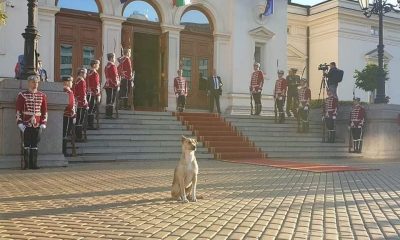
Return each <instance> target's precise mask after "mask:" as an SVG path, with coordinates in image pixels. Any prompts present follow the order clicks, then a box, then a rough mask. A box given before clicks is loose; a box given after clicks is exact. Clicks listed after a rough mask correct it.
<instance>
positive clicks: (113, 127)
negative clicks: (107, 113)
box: [100, 124, 186, 131]
mask: <svg viewBox="0 0 400 240" xmlns="http://www.w3.org/2000/svg"><path fill="white" fill-rule="evenodd" d="M100 129H101V130H143V129H149V130H157V131H158V130H186V129H185V127H184V126H182V125H155V124H154V125H147V124H140V125H139V124H100Z"/></svg>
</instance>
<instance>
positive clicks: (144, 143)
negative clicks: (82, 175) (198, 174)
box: [76, 139, 181, 149]
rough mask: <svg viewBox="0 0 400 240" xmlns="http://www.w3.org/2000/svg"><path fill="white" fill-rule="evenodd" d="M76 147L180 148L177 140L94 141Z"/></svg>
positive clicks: (78, 144)
mask: <svg viewBox="0 0 400 240" xmlns="http://www.w3.org/2000/svg"><path fill="white" fill-rule="evenodd" d="M76 145H77V147H104V148H107V147H174V148H179V149H180V147H181V142H180V141H179V139H176V140H165V141H152V140H150V141H131V140H94V139H90V140H89V141H88V142H86V143H76Z"/></svg>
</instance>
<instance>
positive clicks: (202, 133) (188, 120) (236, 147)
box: [175, 113, 266, 160]
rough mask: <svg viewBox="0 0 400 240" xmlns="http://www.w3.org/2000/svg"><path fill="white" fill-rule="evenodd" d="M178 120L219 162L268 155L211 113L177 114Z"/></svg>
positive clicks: (263, 157)
mask: <svg viewBox="0 0 400 240" xmlns="http://www.w3.org/2000/svg"><path fill="white" fill-rule="evenodd" d="M175 115H176V116H177V119H178V120H179V121H181V122H182V124H184V125H185V126H187V128H188V129H189V130H191V131H193V134H194V135H196V137H197V139H198V140H199V141H201V142H202V143H203V146H205V147H208V150H209V152H211V153H213V154H214V158H215V159H218V160H248V159H265V158H266V154H265V153H264V152H263V151H262V150H261V149H260V148H257V147H255V146H254V143H253V142H251V141H249V139H248V138H247V137H246V136H242V134H241V133H240V132H239V131H237V129H236V128H234V127H232V126H231V124H230V123H229V122H227V121H225V120H224V119H223V118H221V117H220V116H219V115H216V114H211V113H175Z"/></svg>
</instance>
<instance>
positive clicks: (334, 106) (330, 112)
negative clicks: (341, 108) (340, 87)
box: [324, 96, 338, 119]
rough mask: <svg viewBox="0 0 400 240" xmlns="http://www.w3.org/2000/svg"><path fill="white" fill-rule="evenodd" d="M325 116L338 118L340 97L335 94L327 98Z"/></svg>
mask: <svg viewBox="0 0 400 240" xmlns="http://www.w3.org/2000/svg"><path fill="white" fill-rule="evenodd" d="M324 110H325V117H327V118H334V119H335V118H336V116H337V110H338V99H337V98H336V97H334V96H331V97H328V98H327V99H326V100H325V109H324Z"/></svg>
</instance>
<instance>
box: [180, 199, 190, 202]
mask: <svg viewBox="0 0 400 240" xmlns="http://www.w3.org/2000/svg"><path fill="white" fill-rule="evenodd" d="M180 202H181V203H188V202H189V200H187V199H186V198H185V199H182V200H181V201H180Z"/></svg>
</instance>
